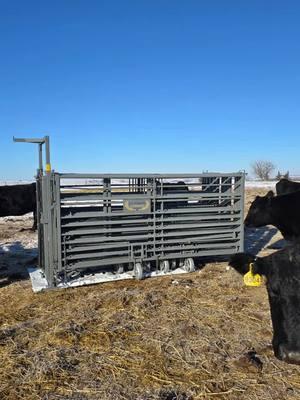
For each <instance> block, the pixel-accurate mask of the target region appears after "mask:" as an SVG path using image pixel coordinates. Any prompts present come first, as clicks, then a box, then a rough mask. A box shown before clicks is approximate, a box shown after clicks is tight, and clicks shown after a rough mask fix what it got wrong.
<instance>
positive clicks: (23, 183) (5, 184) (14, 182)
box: [0, 180, 35, 186]
mask: <svg viewBox="0 0 300 400" xmlns="http://www.w3.org/2000/svg"><path fill="white" fill-rule="evenodd" d="M34 182H35V180H28V181H27V180H25V181H23V180H18V181H11V180H7V181H6V180H5V181H0V186H10V185H26V184H29V183H34Z"/></svg>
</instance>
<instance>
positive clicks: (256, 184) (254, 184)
mask: <svg viewBox="0 0 300 400" xmlns="http://www.w3.org/2000/svg"><path fill="white" fill-rule="evenodd" d="M276 183H277V181H246V182H245V187H246V188H267V189H275V185H276Z"/></svg>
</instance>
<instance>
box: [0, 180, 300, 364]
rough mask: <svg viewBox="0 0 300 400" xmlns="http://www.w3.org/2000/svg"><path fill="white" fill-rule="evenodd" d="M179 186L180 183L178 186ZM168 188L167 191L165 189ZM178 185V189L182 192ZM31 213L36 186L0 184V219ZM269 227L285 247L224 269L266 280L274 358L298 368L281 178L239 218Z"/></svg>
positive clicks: (298, 281) (295, 275)
mask: <svg viewBox="0 0 300 400" xmlns="http://www.w3.org/2000/svg"><path fill="white" fill-rule="evenodd" d="M178 183H180V182H178ZM171 189H172V188H170V190H171ZM186 190H187V189H186V187H185V184H184V182H182V191H183V192H184V191H186ZM28 212H33V213H34V225H33V229H36V185H35V184H34V183H33V184H30V185H12V186H2V187H1V186H0V217H4V216H10V215H24V214H26V213H28ZM265 225H274V226H275V227H276V228H278V229H279V231H280V232H281V234H282V235H283V237H284V238H285V239H286V240H287V241H288V244H287V245H286V247H285V248H283V249H281V250H279V251H277V252H275V253H273V254H271V255H269V256H267V257H256V256H255V255H252V254H248V253H239V254H235V255H233V256H232V257H231V259H230V262H229V265H230V266H232V267H233V268H234V269H235V270H236V271H238V272H239V273H240V274H245V273H247V272H248V271H249V268H250V264H251V268H252V272H253V273H254V274H260V275H263V276H265V277H266V287H267V292H268V297H269V303H270V310H271V318H272V324H273V342H272V344H273V350H274V354H275V356H276V357H277V358H279V359H281V360H283V361H286V362H289V363H294V364H300V240H299V239H300V183H297V182H292V181H289V180H287V179H281V180H280V181H279V182H278V183H277V184H276V195H275V194H274V193H273V192H272V191H269V192H268V193H267V194H266V195H265V196H257V197H256V198H255V200H254V201H253V203H252V204H251V206H250V209H249V211H248V214H247V216H246V219H245V226H246V227H261V226H265Z"/></svg>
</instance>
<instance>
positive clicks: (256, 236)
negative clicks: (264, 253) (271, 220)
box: [245, 226, 286, 255]
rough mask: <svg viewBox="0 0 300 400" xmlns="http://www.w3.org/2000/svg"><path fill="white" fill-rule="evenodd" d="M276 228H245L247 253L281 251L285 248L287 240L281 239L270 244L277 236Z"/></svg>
mask: <svg viewBox="0 0 300 400" xmlns="http://www.w3.org/2000/svg"><path fill="white" fill-rule="evenodd" d="M277 232H278V231H277V229H276V228H270V227H268V226H263V227H261V228H245V252H247V253H251V254H254V255H256V254H258V253H259V252H260V251H261V250H263V249H264V248H269V249H281V248H283V247H284V246H285V243H286V242H285V240H284V239H280V240H277V241H276V242H275V243H270V242H271V240H272V239H273V237H274V236H275V235H276V234H277Z"/></svg>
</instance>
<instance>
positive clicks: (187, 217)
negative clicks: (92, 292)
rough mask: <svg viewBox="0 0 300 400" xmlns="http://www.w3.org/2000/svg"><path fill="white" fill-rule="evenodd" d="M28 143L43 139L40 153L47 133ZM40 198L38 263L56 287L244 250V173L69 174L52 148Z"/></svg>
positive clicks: (40, 173) (138, 273) (40, 182)
mask: <svg viewBox="0 0 300 400" xmlns="http://www.w3.org/2000/svg"><path fill="white" fill-rule="evenodd" d="M19 141H20V140H19ZM23 141H27V142H34V143H39V144H40V146H39V147H40V153H41V147H42V144H43V143H45V144H46V153H49V139H48V138H47V137H46V138H44V139H38V140H36V139H23ZM41 141H42V142H41ZM41 143H42V144H41ZM47 149H48V150H47ZM37 199H38V227H39V228H38V234H39V263H40V267H41V269H42V270H43V271H44V274H45V277H46V279H47V282H48V284H49V286H50V287H53V286H57V285H59V284H60V283H61V282H66V281H70V280H72V279H76V278H77V277H78V276H80V275H82V274H88V273H93V272H95V271H101V272H108V271H110V272H112V273H117V274H123V273H126V272H127V271H133V272H132V275H133V276H135V277H136V278H138V279H140V278H142V277H143V275H144V274H145V273H147V272H151V271H153V270H160V271H162V272H164V273H171V272H172V270H173V269H175V268H177V267H178V266H179V265H182V264H183V268H184V269H185V270H187V271H192V270H193V269H194V262H193V260H194V258H196V257H203V256H217V255H229V254H233V253H236V252H238V251H243V242H244V237H243V209H244V173H242V172H238V173H230V174H222V173H203V174H63V173H57V172H54V171H53V170H51V167H50V155H49V154H48V156H47V157H46V172H45V173H44V172H43V166H42V158H41V156H40V168H39V170H38V174H37Z"/></svg>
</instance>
